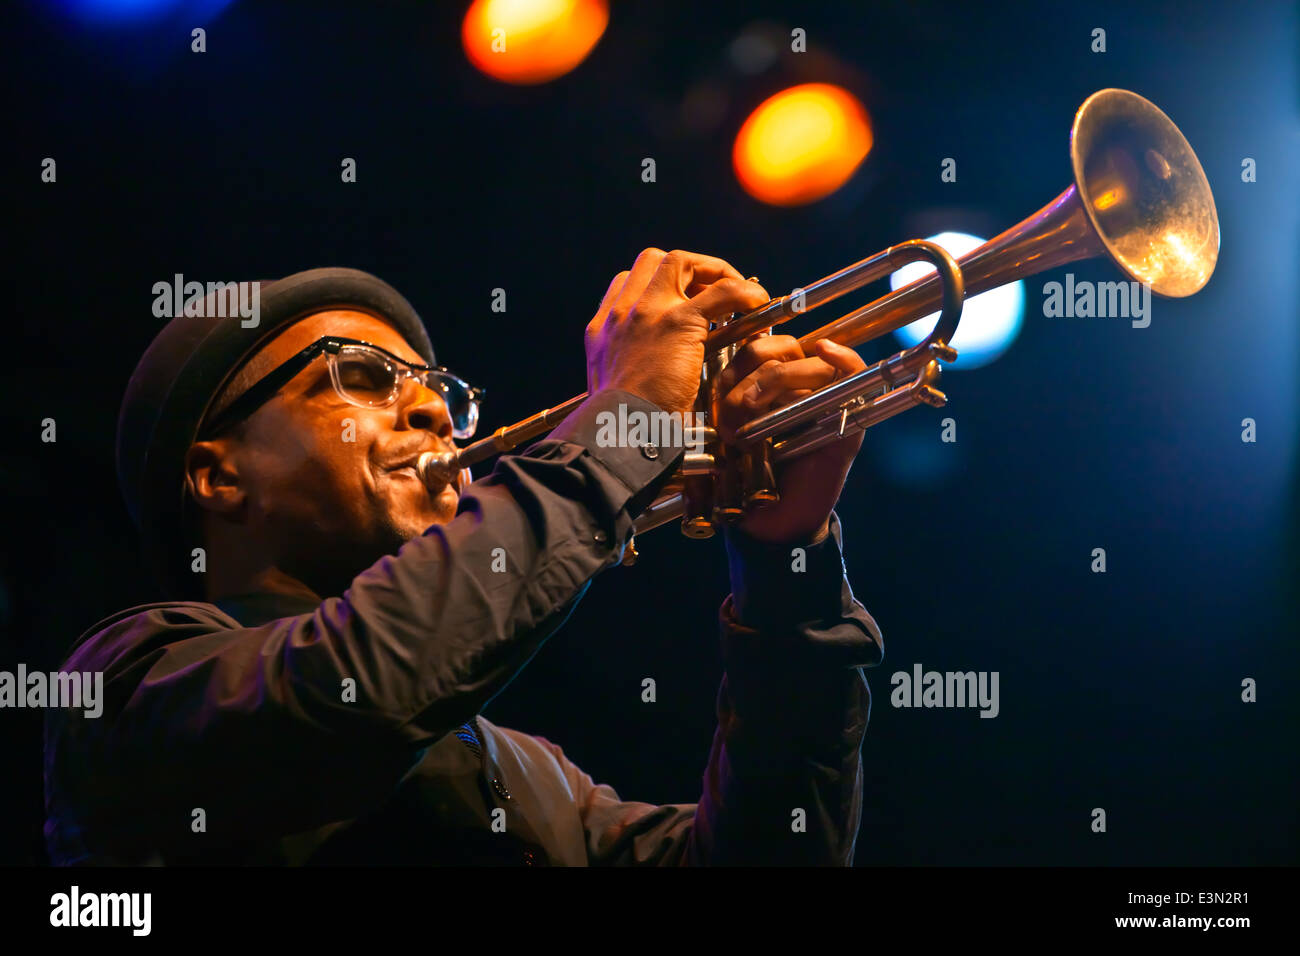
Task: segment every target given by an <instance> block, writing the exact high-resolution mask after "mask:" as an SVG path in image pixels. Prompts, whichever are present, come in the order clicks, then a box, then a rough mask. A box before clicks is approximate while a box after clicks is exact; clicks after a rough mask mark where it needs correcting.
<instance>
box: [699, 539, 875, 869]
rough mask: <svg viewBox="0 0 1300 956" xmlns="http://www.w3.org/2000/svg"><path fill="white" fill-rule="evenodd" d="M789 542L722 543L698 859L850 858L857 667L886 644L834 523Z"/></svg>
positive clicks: (862, 724)
mask: <svg viewBox="0 0 1300 956" xmlns="http://www.w3.org/2000/svg"><path fill="white" fill-rule="evenodd" d="M793 547H794V546H793V545H782V546H769V545H759V544H757V543H756V542H750V541H745V540H737V539H736V538H735V537H734V536H733V537H731V538H730V540H729V541H728V551H729V557H730V559H731V566H732V580H733V595H732V596H731V597H730V598H729V599H728V600H727V602H726V603H725V604H724V605H723V608H722V612H721V618H722V621H721V623H722V640H723V657H724V663H725V666H726V673H725V675H724V678H723V681H722V686H721V688H720V689H719V692H718V701H717V713H718V728H717V731H716V732H715V735H714V742H713V748H712V751H711V753H710V757H709V765H708V768H707V770H706V772H705V779H704V792H703V794H702V796H701V800H700V805H699V807H698V809H697V812H696V824H695V825H696V831H697V832H696V833H695V834H694V842H695V844H696V847H695V850H696V854H697V856H698V858H699V861H700V862H706V863H713V864H737V863H751V864H773V863H789V864H838V865H849V864H851V862H852V856H853V846H854V842H855V840H856V836H857V830H858V824H859V816H860V812H861V786H862V785H861V774H862V771H861V746H862V741H863V738H864V735H865V732H866V724H867V717H868V714H869V711H870V694H869V691H868V688H867V685H866V680H865V677H864V675H863V670H862V668H863V667H869V666H874V665H876V664H878V663H879V662H880V660H881V657H882V648H883V643H882V641H881V638H880V631H879V628H878V627H877V626H876V624H875V621H874V620H872V618H871V616H870V615H869V614H868V613H867V612H866V609H865V608H863V607H862V605H861V604H859V603H858V602H857V601H855V600H854V598H853V595H852V591H851V590H850V588H849V585H848V582H847V579H846V578H845V577H844V575H843V566H842V563H841V559H840V549H839V528H838V523H837V522H836V521H834V520H832V526H831V536H830V538H828V539H827V540H825V541H823V542H822V543H820V544H818V545H809V546H806V547H805V548H804V554H803V555H802V556H800V555H798V554H795V555H791V551H792V549H793ZM801 567H802V569H803V570H796V569H798V568H801ZM799 575H806V577H799Z"/></svg>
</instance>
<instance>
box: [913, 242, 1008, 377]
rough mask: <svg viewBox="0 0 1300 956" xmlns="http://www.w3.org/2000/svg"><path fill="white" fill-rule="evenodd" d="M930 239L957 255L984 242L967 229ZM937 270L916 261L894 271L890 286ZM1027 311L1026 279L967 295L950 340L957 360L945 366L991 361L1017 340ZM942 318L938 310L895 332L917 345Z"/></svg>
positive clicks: (969, 366)
mask: <svg viewBox="0 0 1300 956" xmlns="http://www.w3.org/2000/svg"><path fill="white" fill-rule="evenodd" d="M930 241H931V242H937V243H938V244H939V245H941V246H943V247H944V248H945V249H947V250H948V252H950V253H951V254H952V255H953V257H954V258H960V257H961V256H964V255H965V254H966V253H968V252H970V251H971V250H972V249H975V248H977V247H978V246H981V245H983V244H984V240H983V239H980V238H979V237H977V236H971V235H968V234H966V233H964V232H941V233H939V234H938V235H937V236H930ZM933 271H934V266H930V265H926V264H925V263H923V262H913V263H912V264H911V265H906V266H904V267H903V268H901V269H899V270H898V271H897V272H895V273H894V274H893V275H891V276H890V277H889V286H890V288H891V289H898V288H901V287H902V286H905V285H907V284H908V283H909V282H915V281H916V280H917V279H919V278H921V277H922V276H924V275H925V274H926V273H928V272H933ZM1024 315H1025V283H1024V282H1023V281H1021V280H1016V281H1015V282H1009V283H1007V284H1006V285H1004V286H999V287H998V288H996V289H990V290H989V291H987V292H982V293H980V294H979V295H977V296H971V297H969V298H967V299H966V303H965V305H964V307H963V308H962V313H961V322H960V324H958V326H957V334H956V335H955V336H953V340H952V342H951V343H950V344H951V345H952V347H953V348H955V349H956V350H957V361H956V362H954V363H952V364H951V365H948V366H945V367H946V368H954V369H967V368H979V367H980V366H981V365H987V364H989V363H990V362H992V361H993V360H994V359H996V358H998V357H999V356H1000V355H1001V354H1002V353H1003V352H1005V351H1006V350H1007V348H1008V347H1010V345H1011V343H1012V342H1014V341H1015V339H1016V336H1017V335H1019V334H1020V326H1021V324H1022V323H1023V322H1024ZM938 321H939V313H938V312H934V313H932V314H930V315H927V316H925V317H924V318H921V319H917V320H916V321H915V322H913V323H911V324H910V325H905V326H903V327H902V328H901V329H899V330H898V331H897V332H896V333H895V334H896V335H897V336H898V338H899V340H900V341H902V342H903V343H904V344H905V345H909V346H910V345H915V344H916V343H918V342H920V341H921V340H922V339H924V338H925V337H926V336H927V335H929V334H930V330H931V329H933V328H934V325H935V323H936V322H938Z"/></svg>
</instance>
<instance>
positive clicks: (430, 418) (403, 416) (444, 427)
mask: <svg viewBox="0 0 1300 956" xmlns="http://www.w3.org/2000/svg"><path fill="white" fill-rule="evenodd" d="M397 423H398V425H399V426H405V427H407V428H421V429H424V430H425V431H430V432H433V433H434V434H435V435H437V436H438V437H439V438H441V439H442V440H443V441H445V442H448V443H450V442H451V439H452V423H451V412H449V411H448V410H447V403H446V402H445V401H443V399H442V396H441V395H439V394H438V393H437V392H435V391H434V390H433V389H431V388H429V386H427V385H425V384H423V383H422V382H418V381H416V380H415V379H413V378H407V379H405V380H404V381H403V382H402V389H401V391H400V392H399V393H398V396H397Z"/></svg>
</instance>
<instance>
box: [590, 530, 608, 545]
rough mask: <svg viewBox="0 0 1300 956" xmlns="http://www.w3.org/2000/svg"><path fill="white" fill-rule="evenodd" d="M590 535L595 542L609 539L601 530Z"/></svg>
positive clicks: (603, 541) (598, 542) (600, 542)
mask: <svg viewBox="0 0 1300 956" xmlns="http://www.w3.org/2000/svg"><path fill="white" fill-rule="evenodd" d="M591 537H592V538H593V539H594V540H595V542H596V543H597V544H604V543H605V542H606V541H608V540H609V535H607V534H605V532H603V531H597V532H596V533H595V534H593V535H592V536H591Z"/></svg>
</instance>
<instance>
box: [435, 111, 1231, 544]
mask: <svg viewBox="0 0 1300 956" xmlns="http://www.w3.org/2000/svg"><path fill="white" fill-rule="evenodd" d="M1070 163H1071V166H1072V168H1073V181H1072V182H1071V183H1070V185H1069V186H1068V187H1066V189H1065V190H1064V191H1063V192H1061V193H1060V194H1059V195H1058V196H1057V197H1056V198H1055V199H1053V200H1052V201H1051V202H1050V203H1048V204H1047V205H1046V206H1044V207H1042V208H1041V209H1039V210H1038V211H1037V212H1036V213H1034V214H1033V215H1031V216H1029V217H1028V218H1026V219H1024V220H1022V221H1021V222H1019V223H1017V224H1016V225H1014V226H1012V227H1011V228H1009V229H1007V230H1006V231H1004V232H1002V233H1001V234H1000V235H997V236H995V237H994V238H992V239H990V240H989V241H987V242H985V243H984V244H983V245H981V246H979V247H978V248H977V249H974V250H972V251H971V252H969V253H967V254H966V255H964V256H962V257H961V258H960V259H958V260H954V259H953V257H952V256H950V255H949V254H948V253H947V252H946V251H945V250H944V249H943V248H942V247H940V246H938V245H936V244H935V243H932V242H928V241H925V240H910V241H907V242H903V243H900V244H898V245H895V246H890V247H889V248H887V249H885V250H883V251H881V252H878V253H876V254H875V255H873V256H871V257H869V258H867V259H862V260H860V261H859V262H856V263H854V264H853V265H851V266H848V267H846V268H844V269H841V270H839V271H838V272H834V273H832V274H831V275H828V276H825V277H824V278H821V279H818V280H817V281H816V282H814V283H812V284H811V285H808V286H807V287H805V288H796V289H794V290H792V291H791V292H790V293H789V294H787V295H783V296H781V297H779V298H775V299H772V300H770V301H769V302H767V303H766V304H765V305H762V306H760V307H759V308H757V309H755V310H753V311H752V312H748V313H745V314H742V315H733V316H731V317H730V318H729V319H728V320H726V321H724V322H721V323H717V324H716V325H715V326H714V327H713V328H711V329H710V330H709V332H708V335H707V338H706V340H705V360H704V366H703V368H702V369H701V376H700V385H701V387H700V391H699V397H698V399H697V404H696V414H695V416H694V420H695V422H696V423H701V422H702V423H703V424H696V425H695V426H693V428H692V429H691V432H692V433H691V434H689V435H688V436H687V440H688V443H689V444H691V445H693V446H695V447H702V448H703V449H704V451H703V452H702V453H693V454H688V455H686V456H685V458H684V460H683V463H682V465H681V466H680V467H679V468H678V470H677V472H676V473H675V474H674V476H673V477H672V479H671V480H670V481H669V482H668V483H667V484H666V485H665V487H664V489H663V490H662V491H661V493H660V494H659V496H658V497H657V498H656V499H655V501H654V502H652V503H651V504H650V505H649V507H647V508H646V510H645V511H644V512H642V514H641V515H640V516H639V517H638V518H637V519H636V523H635V533H637V534H640V533H643V532H645V531H649V530H650V529H652V528H656V527H659V526H660V525H663V524H666V523H668V522H669V521H672V520H674V519H675V518H681V519H682V531H683V533H684V534H686V535H688V536H690V537H697V538H703V537H709V536H710V535H712V534H713V533H714V531H715V530H717V529H718V528H719V527H720V526H721V525H722V524H724V523H727V522H732V521H735V520H737V519H738V518H740V517H741V516H743V515H744V514H745V512H746V510H747V509H749V508H752V507H760V506H762V504H763V503H765V502H771V501H774V500H776V499H777V492H776V488H775V481H774V478H773V470H772V469H773V465H774V464H779V463H780V462H782V461H785V460H788V459H790V458H794V457H798V456H800V455H805V454H808V453H809V452H811V451H814V450H816V449H817V448H820V447H822V446H823V445H825V444H828V443H830V442H834V441H837V440H839V439H840V438H841V437H843V436H844V435H846V434H849V433H852V432H857V431H863V430H865V429H867V428H870V427H872V426H873V425H877V424H879V423H880V422H882V421H884V420H886V419H888V418H892V417H893V416H894V415H897V414H900V413H902V412H904V411H906V410H908V409H910V408H914V407H916V406H918V405H922V404H924V405H930V406H933V407H936V408H937V407H942V406H943V405H945V404H946V403H947V396H945V395H944V393H943V392H941V391H940V390H939V388H938V381H939V376H940V370H941V366H940V363H951V362H952V361H954V360H955V359H956V358H957V352H956V350H955V349H953V347H952V345H951V342H952V338H953V335H954V334H955V333H956V330H957V327H958V323H959V321H960V318H961V311H962V303H963V301H964V299H965V297H966V296H967V295H977V294H979V293H981V292H985V291H987V290H989V289H992V288H996V287H997V286H1000V285H1004V284H1006V283H1008V282H1013V281H1016V280H1017V279H1021V278H1024V277H1026V276H1031V275H1035V274H1037V273H1040V272H1043V271H1045V270H1048V269H1053V268H1056V267H1057V266H1061V265H1065V264H1067V263H1070V262H1077V261H1080V260H1084V259H1091V258H1095V257H1099V256H1106V257H1108V258H1109V259H1110V260H1111V262H1112V263H1113V264H1114V265H1115V266H1116V267H1117V268H1118V269H1119V270H1120V272H1121V273H1123V274H1124V275H1125V276H1126V277H1127V278H1128V279H1129V280H1130V281H1136V282H1139V283H1142V284H1144V285H1147V286H1149V287H1150V289H1151V291H1153V292H1154V293H1156V294H1157V295H1158V296H1161V297H1164V298H1183V297H1185V296H1189V295H1192V294H1194V293H1196V292H1198V291H1199V290H1200V289H1201V288H1203V287H1204V286H1205V284H1206V283H1207V282H1208V281H1209V279H1210V276H1211V274H1212V273H1213V272H1214V267H1215V263H1216V262H1217V260H1218V254H1219V219H1218V213H1217V211H1216V209H1215V206H1214V196H1213V194H1212V192H1211V191H1210V186H1209V183H1208V182H1207V181H1206V177H1205V172H1204V170H1203V169H1202V168H1201V164H1200V162H1199V161H1198V160H1197V158H1196V153H1195V152H1194V151H1193V150H1192V148H1191V146H1190V145H1189V144H1188V142H1187V140H1186V138H1185V137H1184V136H1183V134H1182V133H1181V132H1180V131H1179V129H1178V127H1177V126H1175V125H1174V123H1173V121H1171V120H1170V119H1169V117H1168V116H1166V115H1165V114H1164V113H1163V112H1162V111H1161V110H1160V109H1159V108H1158V107H1157V106H1155V104H1153V103H1151V102H1150V101H1149V100H1146V99H1144V98H1143V97H1141V96H1139V95H1138V94H1136V93H1133V92H1130V91H1128V90H1120V89H1104V90H1099V91H1098V92H1096V93H1093V94H1092V95H1091V96H1089V97H1088V98H1087V99H1086V100H1084V101H1083V104H1082V105H1081V106H1080V107H1079V109H1078V111H1077V112H1076V113H1075V116H1074V122H1073V125H1072V126H1071V129H1070ZM917 261H928V262H929V263H930V264H931V265H933V266H934V267H935V271H934V272H933V273H929V274H927V275H926V276H924V277H922V278H920V279H918V280H916V281H915V282H912V283H911V284H909V285H907V286H904V287H902V288H900V289H897V290H895V291H893V292H891V293H889V294H887V295H884V296H882V297H880V298H877V299H875V300H873V301H872V302H869V303H867V304H866V305H864V306H862V307H861V308H858V309H855V310H854V311H852V312H849V313H847V314H846V315H843V316H841V317H840V318H838V319H835V320H834V321H832V322H830V323H828V324H826V325H823V326H821V327H820V328H817V329H815V330H813V331H811V332H809V333H807V334H805V335H803V336H802V337H801V338H800V339H799V344H800V346H801V347H804V348H805V350H806V349H807V347H808V346H810V345H811V344H812V343H814V342H816V341H817V340H819V339H824V338H825V339H831V340H832V341H835V342H838V343H839V344H841V345H847V346H857V345H861V344H862V343H864V342H868V341H871V340H873V339H876V338H879V337H881V336H883V335H887V334H889V333H890V332H893V331H895V330H897V329H899V328H902V327H903V326H904V325H908V324H910V323H912V322H914V321H916V320H917V319H920V318H922V317H923V316H926V315H930V314H932V313H933V312H934V311H935V310H936V308H937V309H938V310H939V319H938V322H937V323H936V325H935V327H934V329H933V330H932V331H931V332H930V334H929V335H928V336H927V337H926V338H925V339H924V340H923V341H921V342H920V343H918V344H916V345H914V346H912V347H910V348H906V349H903V350H902V351H899V352H897V353H895V354H893V355H891V356H889V357H888V358H885V359H882V360H880V361H878V362H876V363H875V364H874V365H871V366H869V367H868V368H866V369H865V370H863V371H861V372H858V373H856V374H854V375H851V376H847V377H845V378H842V379H840V380H838V381H834V382H832V383H830V384H828V385H826V386H824V387H822V388H820V389H818V390H816V391H814V392H812V393H811V394H809V395H807V396H805V397H803V398H801V399H798V400H797V401H794V402H792V403H790V404H788V405H785V406H783V407H781V408H778V409H775V410H773V411H770V412H768V413H767V414H764V415H762V416H760V417H759V418H756V419H754V420H753V421H751V422H749V423H747V424H746V425H745V426H744V427H743V428H741V429H740V430H739V432H738V433H737V434H736V436H735V438H734V440H733V441H732V442H729V443H726V444H725V445H724V444H723V443H722V442H720V440H719V437H718V434H717V431H716V429H715V428H713V427H712V426H711V424H710V423H711V422H713V421H716V408H715V407H713V406H712V402H713V397H711V396H710V392H711V391H712V389H711V388H710V385H711V383H712V381H713V380H714V379H715V378H716V377H717V375H718V374H719V372H720V371H721V370H722V369H723V368H725V367H726V364H727V362H728V361H729V360H730V359H731V357H732V356H734V354H735V352H736V350H737V349H738V348H740V347H741V346H743V345H744V344H745V343H746V342H748V341H750V340H751V339H753V338H754V337H756V336H759V335H764V334H770V333H771V330H772V328H773V327H775V326H776V325H779V324H781V323H783V322H786V321H789V320H790V319H793V318H795V317H796V316H799V315H802V314H803V313H805V312H809V311H812V310H813V309H815V308H818V307H821V306H823V305H826V304H827V303H829V302H832V301H834V300H835V299H838V298H840V297H841V296H843V295H845V294H846V293H849V292H852V291H854V290H856V289H859V288H861V287H863V286H865V285H867V284H869V283H871V282H874V281H876V280H878V279H882V278H884V277H885V276H887V275H888V274H889V273H891V272H893V271H895V270H897V269H898V268H899V267H900V266H903V265H905V264H907V263H910V262H917ZM586 398H587V394H586V393H583V394H582V395H576V396H574V397H573V398H571V399H569V400H568V401H566V402H563V403H562V404H560V405H556V406H554V407H553V408H547V409H544V410H543V411H540V412H538V413H536V414H535V415H531V416H529V417H528V418H526V419H524V420H522V421H520V422H516V423H515V424H513V425H507V426H503V427H501V428H498V429H497V430H496V431H495V432H494V433H493V434H491V435H489V436H487V437H486V438H483V439H480V440H479V441H476V442H474V443H473V444H470V445H467V446H465V447H464V448H461V449H459V450H457V451H455V452H447V453H443V454H435V453H431V452H426V453H425V454H424V455H422V456H421V457H420V460H419V462H418V465H417V470H418V471H419V473H420V475H421V477H422V478H424V480H425V482H426V484H429V485H431V486H432V485H434V484H435V483H444V482H446V481H448V480H450V476H453V475H455V474H456V472H457V471H458V470H459V469H462V468H467V467H469V466H471V465H474V464H477V463H479V462H482V461H484V460H486V459H488V458H490V457H492V456H494V455H498V454H501V453H502V452H506V451H509V450H510V449H512V448H515V447H516V446H518V445H519V444H520V443H521V442H524V441H527V440H528V439H530V438H534V437H537V436H539V435H541V434H543V433H545V432H547V431H549V430H550V429H552V428H554V427H555V426H556V425H558V424H559V423H560V422H561V421H563V420H564V419H565V417H567V416H568V415H569V414H570V413H571V412H572V411H573V410H574V409H576V408H577V407H578V406H579V405H580V404H582V402H583V401H585V400H586ZM635 555H636V549H635V546H634V545H633V546H629V547H628V548H627V549H625V553H624V563H625V564H626V563H631V562H632V561H633V560H634V559H635Z"/></svg>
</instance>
